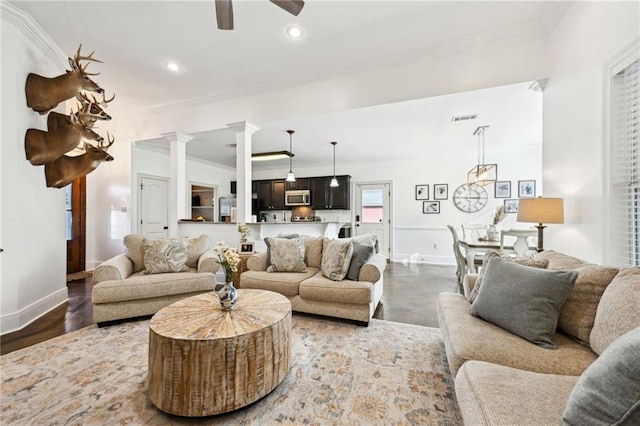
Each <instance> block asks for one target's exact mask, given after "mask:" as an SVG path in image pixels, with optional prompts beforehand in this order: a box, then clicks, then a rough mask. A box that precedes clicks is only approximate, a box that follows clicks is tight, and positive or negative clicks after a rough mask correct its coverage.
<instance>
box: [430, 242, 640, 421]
mask: <svg viewBox="0 0 640 426" xmlns="http://www.w3.org/2000/svg"><path fill="white" fill-rule="evenodd" d="M537 258H539V259H546V260H548V262H549V265H548V268H549V269H556V270H577V271H578V277H579V278H578V279H580V273H581V271H583V272H584V273H587V272H588V271H590V273H591V274H592V275H593V276H592V277H591V278H590V279H587V278H585V279H584V280H583V281H582V284H581V286H582V287H581V288H582V289H583V290H586V291H587V292H591V293H597V292H598V290H597V289H598V288H604V292H603V293H601V297H600V298H599V300H597V302H596V303H597V306H594V307H592V308H593V310H594V311H595V316H592V317H591V318H588V317H587V318H585V317H584V315H582V317H581V319H580V320H579V321H580V323H579V324H578V325H579V326H581V327H587V329H589V327H591V326H592V328H591V329H590V334H589V341H588V342H583V343H578V342H577V341H576V338H575V336H571V335H569V334H568V333H566V332H563V331H562V330H560V329H557V332H556V334H555V337H554V340H555V343H556V345H557V348H556V349H544V348H542V347H540V346H537V345H536V344H534V343H531V342H529V341H527V340H525V339H523V338H520V337H518V336H516V335H515V334H512V333H510V332H509V331H507V330H505V329H502V328H500V327H498V326H496V325H494V324H491V323H489V322H487V321H485V320H483V319H482V318H480V317H476V316H473V315H472V314H471V303H469V302H468V301H467V297H468V296H469V293H470V291H471V289H472V288H473V286H474V284H475V281H476V278H477V277H476V276H475V275H468V276H467V277H466V278H465V283H464V290H465V295H462V294H454V293H441V294H440V295H439V297H438V303H437V310H438V320H439V325H440V329H441V332H442V336H443V339H444V344H445V349H446V353H447V359H448V361H449V368H450V369H451V372H452V374H453V375H454V376H455V389H456V397H457V400H458V404H459V407H460V411H461V414H462V417H463V419H464V423H465V424H467V425H551V424H558V425H559V424H561V423H562V419H563V413H564V411H565V408H566V406H567V402H568V401H569V400H570V395H571V393H572V391H573V390H574V388H575V387H576V383H578V381H579V379H580V376H581V375H583V373H584V372H585V370H586V369H587V368H589V367H590V366H592V365H594V366H595V364H593V363H594V362H595V361H596V360H597V359H598V356H599V355H601V354H602V353H603V351H604V350H605V349H606V348H607V347H608V346H609V345H610V344H611V343H612V342H613V341H615V340H616V339H617V338H618V337H620V336H622V335H624V334H625V333H626V332H628V331H630V330H633V329H635V328H637V327H640V309H639V306H640V305H639V304H638V301H639V300H640V268H637V267H636V268H626V269H623V270H621V271H619V272H617V274H616V275H615V276H614V277H613V279H611V278H610V277H609V278H606V280H608V281H609V282H600V283H598V282H597V280H598V279H602V278H598V277H602V276H604V275H606V274H600V275H598V274H597V273H594V270H596V269H597V268H596V267H597V265H592V266H591V267H587V266H588V265H589V264H587V262H584V261H581V260H579V259H576V258H573V257H570V256H567V255H564V254H562V253H558V252H554V251H552V250H549V251H545V252H543V253H540V254H538V255H537ZM603 268H604V267H603ZM609 275H610V274H609ZM594 277H595V278H594ZM577 283H578V281H576V286H574V289H573V292H576V288H577V286H578V284H577ZM580 297H584V293H582V296H580V295H577V293H575V294H574V293H570V295H569V298H573V302H576V300H577V299H579V298H580ZM569 298H568V299H567V302H565V304H564V305H563V307H562V309H563V311H561V313H560V317H561V318H562V317H563V315H565V317H564V320H565V321H566V320H571V317H570V315H576V312H568V313H566V312H564V309H565V308H567V306H568V301H569ZM576 298H577V299H576ZM578 302H579V300H578ZM573 306H574V307H575V306H576V305H575V304H574V305H573ZM583 314H584V312H583ZM637 380H640V378H637ZM636 415H637V414H636ZM636 420H637V418H636ZM621 424H622V423H621ZM624 424H627V423H624ZM629 424H632V423H629Z"/></svg>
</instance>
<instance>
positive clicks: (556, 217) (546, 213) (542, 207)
mask: <svg viewBox="0 0 640 426" xmlns="http://www.w3.org/2000/svg"><path fill="white" fill-rule="evenodd" d="M518 222H533V223H564V205H563V201H562V198H546V197H545V198H543V197H538V198H521V199H520V201H519V203H518Z"/></svg>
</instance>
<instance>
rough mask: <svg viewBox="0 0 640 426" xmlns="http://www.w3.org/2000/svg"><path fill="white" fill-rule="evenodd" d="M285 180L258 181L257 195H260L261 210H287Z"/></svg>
mask: <svg viewBox="0 0 640 426" xmlns="http://www.w3.org/2000/svg"><path fill="white" fill-rule="evenodd" d="M284 191H285V182H284V180H259V181H256V194H257V195H258V200H259V206H260V210H285V209H287V207H286V206H285V204H284Z"/></svg>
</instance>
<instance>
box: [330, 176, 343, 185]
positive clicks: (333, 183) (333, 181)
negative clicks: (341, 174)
mask: <svg viewBox="0 0 640 426" xmlns="http://www.w3.org/2000/svg"><path fill="white" fill-rule="evenodd" d="M329 186H330V187H332V188H336V187H338V186H340V185H339V184H338V179H336V177H335V176H334V177H332V178H331V183H329Z"/></svg>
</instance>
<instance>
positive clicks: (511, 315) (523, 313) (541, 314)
mask: <svg viewBox="0 0 640 426" xmlns="http://www.w3.org/2000/svg"><path fill="white" fill-rule="evenodd" d="M577 276H578V273H577V272H575V271H550V270H547V269H540V268H532V267H530V266H524V265H519V264H517V263H514V262H509V261H508V260H504V259H501V258H500V257H497V256H496V257H492V258H491V259H489V262H488V263H487V266H486V271H485V274H484V280H483V283H482V287H481V288H480V292H479V293H478V297H477V298H476V300H475V301H474V302H473V303H472V304H471V313H472V314H473V315H475V316H478V317H482V318H483V319H485V320H486V321H488V322H490V323H493V324H495V325H497V326H499V327H502V328H504V329H505V330H508V331H510V332H512V333H514V334H516V335H518V336H520V337H522V338H524V339H527V340H528V341H530V342H532V343H535V344H536V345H538V346H541V347H543V348H547V349H555V347H556V344H555V342H554V341H553V336H554V334H555V331H556V325H557V324H558V316H559V315H560V308H562V304H563V303H564V302H565V300H566V299H567V296H568V295H569V293H570V292H571V289H572V288H573V285H574V283H575V281H576V277H577Z"/></svg>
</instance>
